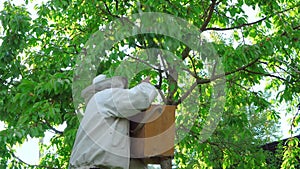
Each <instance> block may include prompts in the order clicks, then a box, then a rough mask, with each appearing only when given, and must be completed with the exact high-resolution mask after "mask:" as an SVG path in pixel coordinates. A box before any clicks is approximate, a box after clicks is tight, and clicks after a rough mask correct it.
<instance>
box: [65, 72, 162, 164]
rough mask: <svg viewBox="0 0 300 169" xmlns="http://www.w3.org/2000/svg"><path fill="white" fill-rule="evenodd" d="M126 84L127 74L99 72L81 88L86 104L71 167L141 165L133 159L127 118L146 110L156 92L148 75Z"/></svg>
mask: <svg viewBox="0 0 300 169" xmlns="http://www.w3.org/2000/svg"><path fill="white" fill-rule="evenodd" d="M127 88H128V82H127V79H126V78H124V77H120V76H116V77H112V78H106V76H105V75H99V76H97V77H96V78H94V80H93V84H92V85H90V86H88V87H87V88H86V89H84V90H83V91H82V93H81V94H82V96H83V97H84V99H85V102H86V103H87V106H86V110H85V114H84V116H83V119H82V121H81V123H80V126H79V128H78V131H77V135H76V140H75V142H74V146H73V150H72V154H71V159H70V165H69V168H70V169H72V168H76V169H77V168H82V169H83V168H84V169H90V168H100V169H114V168H120V169H128V168H129V165H130V168H136V169H139V168H141V167H139V166H138V165H140V164H138V163H137V164H133V162H132V163H131V162H130V137H129V120H128V118H129V117H130V116H134V115H136V114H138V113H140V112H142V111H143V110H146V109H147V108H148V107H149V106H150V104H151V102H152V101H153V100H154V98H155V97H156V96H157V92H156V89H155V87H154V86H152V85H151V84H150V83H149V79H147V80H144V81H142V82H141V83H140V84H138V85H137V86H135V87H133V88H131V89H127ZM130 163H131V164H130ZM142 168H144V167H142Z"/></svg>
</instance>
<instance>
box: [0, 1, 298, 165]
mask: <svg viewBox="0 0 300 169" xmlns="http://www.w3.org/2000/svg"><path fill="white" fill-rule="evenodd" d="M244 6H247V7H249V8H252V9H256V10H258V18H260V19H257V20H256V21H253V22H248V20H247V18H248V16H247V15H246V11H245V8H244ZM299 7H300V4H299V2H298V1H296V0H290V1H288V2H286V1H279V0H277V1H272V2H271V1H270V2H269V1H262V0H259V1H252V0H245V1H239V2H234V1H233V2H229V1H221V0H219V1H218V0H211V1H199V2H194V1H193V2H191V1H182V0H181V1H178V0H172V1H171V0H165V1H157V2H156V1H155V2H154V1H140V2H136V1H118V0H116V1H101V2H95V1H90V2H88V1H79V0H78V1H77V0H73V1H71V0H70V1H56V0H52V1H48V2H47V3H45V4H42V5H40V6H37V7H36V8H37V11H38V17H37V18H35V19H33V18H31V16H30V14H29V12H28V11H27V9H26V8H25V6H16V5H14V4H13V3H11V2H9V1H6V2H4V8H3V10H2V11H1V13H0V20H1V24H2V28H1V30H2V35H1V39H2V44H1V47H0V60H1V62H0V64H1V65H0V72H1V73H0V77H1V78H0V81H1V85H0V95H1V98H2V99H1V101H0V113H1V116H0V120H1V121H3V122H5V125H6V126H5V130H2V131H1V132H0V136H1V137H0V145H1V149H0V152H1V157H0V164H1V166H2V167H4V168H5V167H8V168H22V167H23V168H67V166H68V161H69V156H70V153H71V149H72V145H73V141H74V139H75V135H76V131H77V128H78V125H79V120H78V117H77V114H76V110H75V109H76V108H75V107H74V105H73V99H72V81H73V73H74V72H75V73H76V70H77V69H76V68H78V65H77V63H76V60H77V58H78V57H79V56H82V55H84V53H85V50H84V49H85V47H86V46H85V44H86V42H87V41H88V40H89V38H90V37H91V36H92V35H93V33H95V32H97V31H98V30H99V29H100V30H101V29H103V28H104V26H105V25H109V23H111V22H112V21H115V20H116V19H120V18H121V19H122V18H123V17H125V16H130V15H132V14H141V13H143V12H162V13H166V14H170V15H171V16H175V17H179V18H182V19H183V20H185V21H187V22H188V23H190V24H191V25H194V26H195V27H197V29H198V32H199V33H203V34H204V33H207V34H208V35H209V36H210V37H211V38H210V39H211V41H208V42H207V44H208V45H209V46H213V47H214V49H215V52H216V53H208V54H211V55H213V54H216V55H218V58H219V59H220V60H221V61H222V64H223V66H224V74H223V76H222V77H223V78H224V79H226V90H225V94H226V95H225V96H226V97H225V99H226V104H225V106H224V108H223V109H222V116H221V117H220V119H219V120H220V121H219V124H218V125H217V126H216V129H215V131H214V132H213V134H212V135H211V136H210V137H209V138H207V139H206V140H203V139H202V138H203V135H201V130H202V129H203V126H205V124H206V123H207V121H206V117H207V116H208V114H209V108H210V107H211V102H212V99H211V98H212V95H213V92H214V90H213V87H215V86H214V82H215V80H216V79H214V78H213V76H208V75H209V74H207V72H206V71H205V70H206V69H209V68H207V67H205V66H206V65H207V62H205V59H203V53H202V55H201V52H200V53H197V52H195V50H194V49H191V48H190V47H189V46H188V45H187V44H184V43H182V42H180V41H178V40H174V38H172V37H169V36H164V35H161V34H155V33H148V34H137V35H135V36H131V37H127V38H125V39H122V40H120V41H118V42H116V43H115V44H113V45H112V47H111V48H110V49H109V50H108V51H102V53H100V54H101V56H102V55H103V58H105V59H100V60H99V62H97V63H99V65H96V68H97V70H96V71H97V73H107V74H108V73H109V72H116V70H117V68H118V67H119V66H120V65H122V64H121V63H123V62H122V61H123V60H124V59H126V58H130V57H132V56H140V57H141V58H142V57H143V56H144V55H142V54H140V55H138V54H139V53H141V52H143V51H144V50H146V49H151V48H156V49H161V50H164V51H165V50H167V51H169V52H170V53H172V54H173V56H175V57H174V58H176V62H175V63H181V64H182V65H184V66H185V67H184V69H185V70H186V71H185V73H186V72H188V73H189V76H192V77H193V78H194V79H195V81H196V84H197V85H196V86H195V90H193V91H196V90H197V93H198V95H197V97H198V99H197V102H196V103H197V105H199V109H197V110H196V111H191V112H188V111H184V110H185V109H187V108H189V106H190V108H192V107H193V105H192V103H191V102H188V103H190V104H186V105H185V107H183V108H182V109H181V110H182V111H181V112H183V113H181V114H178V116H177V121H176V123H177V125H178V129H179V134H181V133H180V131H182V132H185V133H186V134H187V135H185V137H184V138H183V139H182V140H181V141H180V142H179V143H178V144H177V145H176V147H175V148H176V153H175V158H174V162H175V166H176V167H177V168H221V167H222V168H237V167H239V168H257V166H258V167H259V168H269V167H270V165H268V164H267V160H266V159H267V156H268V155H267V154H266V152H264V151H263V150H261V149H260V148H259V146H260V145H262V144H264V143H265V142H267V141H270V139H273V138H274V137H275V136H276V134H275V132H276V125H277V124H278V120H279V119H280V116H279V112H278V111H276V107H278V106H279V105H280V104H282V103H284V102H285V103H287V105H290V106H289V109H287V111H289V112H290V113H294V112H296V111H295V109H296V105H297V104H298V103H299V98H300V97H299V93H300V91H299V90H300V88H299V85H300V80H299V79H300V67H299V65H300V58H299V47H300V43H299V35H300V31H299V29H300V18H299V16H300V15H299ZM125 21H126V19H125ZM149 24H153V23H149ZM154 24H155V23H154ZM223 33H231V34H232V35H233V36H230V37H228V36H223V35H222V34H223ZM186 38H187V39H189V38H195V37H188V36H187V37H186ZM124 48H127V49H130V50H131V51H130V52H125V50H124ZM146 51H147V50H146ZM148 52H149V51H148ZM150 52H151V50H150ZM156 54H157V53H156ZM146 56H147V55H146ZM199 56H202V58H200V57H199ZM209 56H210V55H209ZM174 58H173V59H174ZM131 59H133V60H137V59H140V58H131ZM177 61H178V62H177ZM208 61H209V59H208ZM155 63H156V62H155ZM168 63H169V62H168ZM171 63H173V62H171ZM210 64H211V65H214V62H212V63H210ZM170 68H174V69H175V66H173V67H172V66H171V67H170ZM213 68H214V67H213V66H212V67H211V68H210V70H213ZM111 70H113V71H111ZM176 72H177V73H184V71H179V72H178V71H176ZM212 72H213V71H212ZM211 74H213V73H211ZM211 74H210V75H211ZM144 75H150V76H152V77H160V76H161V77H162V78H161V81H155V80H156V79H155V78H153V81H152V83H153V84H157V85H156V87H157V88H159V89H161V91H163V93H164V94H166V95H165V97H166V103H167V104H179V105H180V103H181V102H180V98H182V97H183V96H184V92H183V91H184V90H183V89H185V88H184V87H182V86H180V83H179V81H177V79H176V78H174V75H173V76H167V75H160V71H159V70H157V71H153V69H151V70H149V69H145V70H143V71H142V72H138V73H137V74H134V78H133V79H131V85H134V84H136V83H138V82H139V81H140V80H141V78H142V77H143V76H144ZM169 75H170V74H169ZM91 76H94V75H91ZM175 77H176V75H175ZM74 78H76V76H75V77H74ZM89 78H90V77H89ZM262 81H264V82H265V83H266V86H265V87H264V88H263V89H261V90H255V89H254V88H255V87H256V86H257V85H259V84H260V83H261V82H262ZM87 83H90V82H87ZM189 83H190V84H192V82H189ZM274 93H275V94H276V96H272V95H274ZM190 108H189V109H190ZM184 112H185V113H184ZM191 117H193V118H191ZM299 117H300V116H299V115H298V114H295V115H294V118H293V119H292V124H291V126H292V128H291V133H292V134H294V133H295V128H296V127H297V125H298V123H299V120H300V118H299ZM191 119H193V121H192V122H190V120H191ZM63 123H66V124H67V127H66V128H65V129H64V130H63V131H59V130H57V129H56V127H57V126H58V125H60V124H63ZM181 124H188V126H189V127H190V128H189V129H188V130H185V128H184V127H182V125H181ZM46 131H52V132H54V133H55V135H54V137H53V138H52V139H51V143H50V146H46V145H41V149H42V151H44V152H45V153H44V156H43V157H42V158H41V159H40V163H39V164H38V165H30V164H26V163H25V162H24V161H22V159H20V158H19V157H16V156H15V154H14V151H15V150H14V145H16V144H21V143H23V142H24V141H25V140H26V139H27V138H28V136H30V137H36V138H41V137H43V136H44V134H45V132H46ZM297 144H298V140H297V139H291V142H289V144H286V147H284V154H283V156H282V158H283V162H282V164H281V167H282V168H285V167H287V166H289V167H294V168H295V167H296V166H297V165H298V164H297V160H293V157H294V156H295V153H296V155H297V153H298V154H299V151H291V150H295V149H291V147H295V145H297ZM296 147H297V146H296ZM275 168H276V167H275Z"/></svg>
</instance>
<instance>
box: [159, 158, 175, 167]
mask: <svg viewBox="0 0 300 169" xmlns="http://www.w3.org/2000/svg"><path fill="white" fill-rule="evenodd" d="M160 167H161V169H172V158H164V159H161V161H160Z"/></svg>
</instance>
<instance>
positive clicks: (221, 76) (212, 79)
mask: <svg viewBox="0 0 300 169" xmlns="http://www.w3.org/2000/svg"><path fill="white" fill-rule="evenodd" d="M258 61H259V58H256V59H254V60H253V61H251V62H250V63H248V64H247V65H244V66H242V67H240V68H237V69H236V70H233V71H230V72H226V73H224V74H219V75H216V76H213V77H211V78H210V79H199V78H198V79H197V80H196V82H195V83H193V84H192V86H191V87H190V89H189V90H188V91H186V92H185V93H184V94H183V95H182V96H181V97H180V98H179V100H178V101H177V102H176V103H175V105H178V104H180V103H182V102H183V101H184V100H185V99H186V98H187V97H188V96H189V94H190V93H191V92H192V91H193V90H194V89H195V87H196V86H197V85H199V84H207V83H210V82H212V81H214V80H217V79H219V78H223V77H225V76H228V75H231V74H233V73H236V72H239V71H242V70H246V68H248V67H250V66H252V65H254V64H255V63H256V62H258Z"/></svg>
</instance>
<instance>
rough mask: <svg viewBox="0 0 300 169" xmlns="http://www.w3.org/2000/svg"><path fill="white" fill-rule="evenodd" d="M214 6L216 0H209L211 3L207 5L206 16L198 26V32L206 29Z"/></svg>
mask: <svg viewBox="0 0 300 169" xmlns="http://www.w3.org/2000/svg"><path fill="white" fill-rule="evenodd" d="M215 6H216V0H211V4H210V6H209V12H208V16H207V18H206V19H205V21H204V22H203V24H202V26H201V28H200V32H203V31H204V30H205V29H206V27H207V25H208V23H209V21H210V20H211V17H212V14H213V11H214V8H215Z"/></svg>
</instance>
